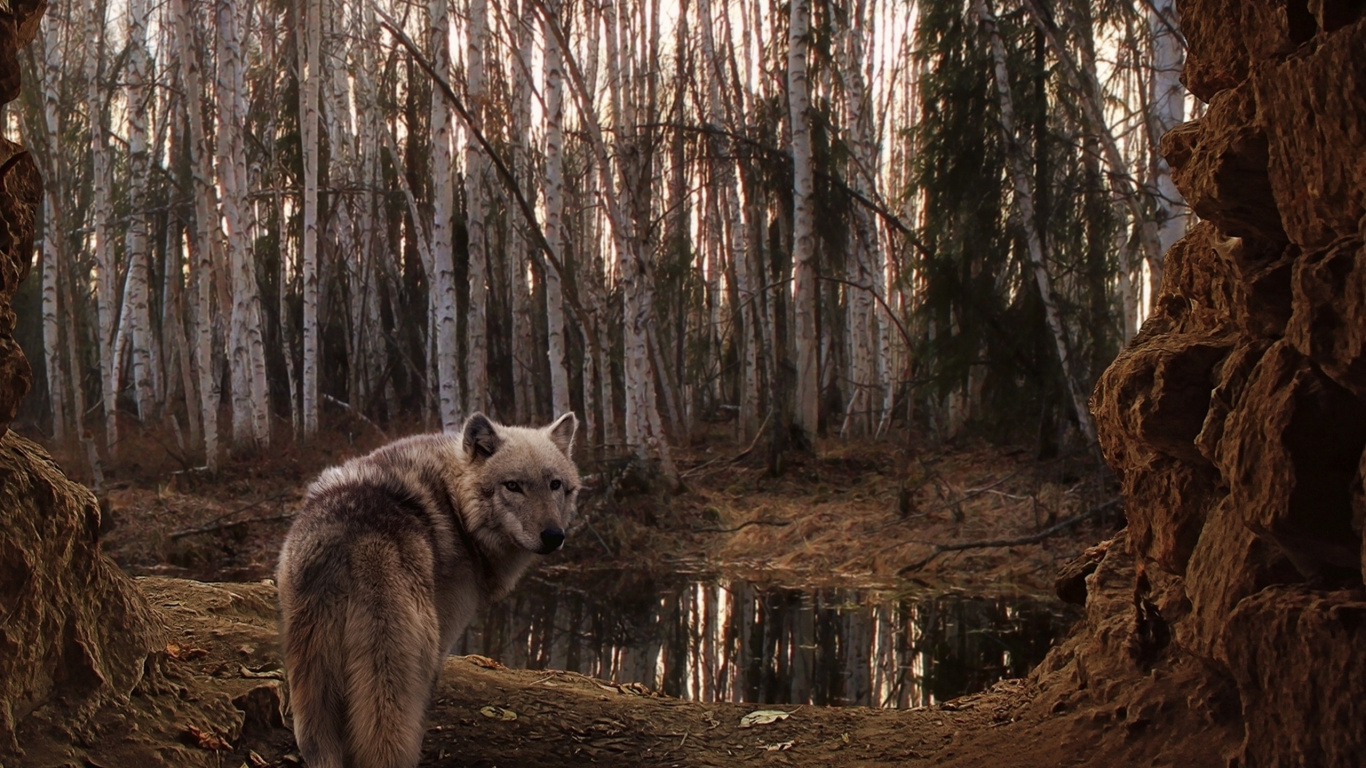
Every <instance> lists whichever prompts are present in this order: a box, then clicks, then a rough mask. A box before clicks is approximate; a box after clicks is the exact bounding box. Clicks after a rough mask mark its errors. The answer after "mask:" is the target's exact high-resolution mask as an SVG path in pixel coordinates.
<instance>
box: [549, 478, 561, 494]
mask: <svg viewBox="0 0 1366 768" xmlns="http://www.w3.org/2000/svg"><path fill="white" fill-rule="evenodd" d="M550 490H552V491H558V490H560V481H559V480H551V481H550Z"/></svg>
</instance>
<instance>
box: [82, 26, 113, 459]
mask: <svg viewBox="0 0 1366 768" xmlns="http://www.w3.org/2000/svg"><path fill="white" fill-rule="evenodd" d="M85 36H86V39H87V40H89V41H90V42H91V46H92V48H91V50H88V51H87V52H86V56H85V82H86V103H87V105H88V106H87V109H88V110H89V114H90V157H91V184H92V186H93V188H94V189H93V191H92V209H91V218H92V221H91V229H92V230H93V232H94V238H93V243H92V245H93V248H94V251H95V264H96V269H97V271H98V275H97V279H96V280H95V286H96V299H97V301H96V313H97V315H98V318H99V345H98V346H99V352H100V393H101V399H102V400H103V404H104V439H105V446H106V447H107V449H108V451H109V456H110V458H113V457H114V456H115V455H116V454H117V451H118V447H117V446H118V442H119V420H118V394H119V378H120V377H119V361H118V358H117V357H116V356H115V337H116V335H117V333H118V328H117V325H118V313H119V307H118V291H117V289H118V280H119V275H118V268H117V265H116V264H115V262H114V249H113V247H112V243H110V240H109V238H110V234H109V224H110V219H111V218H112V217H113V206H112V203H111V202H110V198H109V195H110V187H111V186H112V182H111V180H110V171H109V147H108V140H107V138H106V136H105V125H104V103H105V100H104V95H103V94H102V93H101V92H100V74H101V69H102V68H101V66H100V52H101V51H102V50H103V48H104V42H105V26H104V4H103V3H102V2H99V0H91V3H90V13H89V14H88V15H87V16H86V27H85Z"/></svg>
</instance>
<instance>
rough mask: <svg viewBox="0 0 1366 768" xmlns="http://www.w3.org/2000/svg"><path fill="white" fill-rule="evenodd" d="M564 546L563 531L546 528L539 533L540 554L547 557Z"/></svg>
mask: <svg viewBox="0 0 1366 768" xmlns="http://www.w3.org/2000/svg"><path fill="white" fill-rule="evenodd" d="M563 544H564V531H562V530H560V529H559V528H547V529H545V530H544V531H541V550H540V551H541V554H543V555H548V554H550V553H551V552H554V551H555V550H557V549H559V548H560V547H561V546H562V545H563Z"/></svg>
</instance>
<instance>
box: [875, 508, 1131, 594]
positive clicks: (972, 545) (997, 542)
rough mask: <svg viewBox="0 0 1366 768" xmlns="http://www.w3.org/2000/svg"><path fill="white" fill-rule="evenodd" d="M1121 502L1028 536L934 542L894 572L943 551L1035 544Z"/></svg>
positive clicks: (907, 569) (907, 570)
mask: <svg viewBox="0 0 1366 768" xmlns="http://www.w3.org/2000/svg"><path fill="white" fill-rule="evenodd" d="M1122 502H1123V499H1122V498H1120V497H1118V496H1116V497H1115V498H1113V499H1110V500H1109V501H1107V502H1105V503H1104V504H1101V505H1099V506H1096V507H1092V508H1091V509H1089V510H1087V511H1086V512H1082V513H1081V514H1079V515H1076V516H1074V517H1069V518H1068V519H1066V520H1064V521H1062V522H1061V523H1058V524H1057V525H1054V526H1052V527H1049V528H1045V529H1044V530H1042V531H1039V532H1038V533H1034V534H1030V535H1028V536H1020V537H1017V538H1014V539H984V540H979V541H961V542H957V543H955V544H935V545H934V551H933V552H931V553H930V554H929V555H928V556H927V557H924V558H921V559H920V560H917V561H916V562H914V563H911V564H910V565H907V566H904V567H902V568H901V570H899V571H897V572H896V575H898V576H905V575H906V574H908V573H912V572H915V571H918V570H920V569H921V568H924V567H925V566H927V565H929V564H930V563H931V562H932V561H933V560H934V559H935V558H937V557H939V556H940V555H942V554H944V553H945V552H961V551H963V550H965V549H990V548H994V547H1016V546H1021V545H1024V544H1037V543H1039V542H1040V541H1043V540H1044V539H1046V538H1048V537H1050V536H1053V535H1054V534H1057V533H1059V532H1061V531H1064V530H1066V529H1068V528H1071V527H1072V526H1074V525H1076V524H1077V523H1080V522H1082V521H1083V520H1088V519H1090V518H1092V517H1095V516H1096V515H1099V514H1100V513H1102V512H1105V511H1107V510H1109V509H1112V508H1114V507H1117V506H1119V505H1120V504H1121V503H1122Z"/></svg>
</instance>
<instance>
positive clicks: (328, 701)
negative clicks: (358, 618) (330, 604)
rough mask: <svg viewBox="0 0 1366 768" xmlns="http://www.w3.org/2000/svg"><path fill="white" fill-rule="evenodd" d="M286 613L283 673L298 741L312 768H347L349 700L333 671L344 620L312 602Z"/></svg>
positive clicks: (339, 652) (338, 660)
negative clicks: (284, 670)
mask: <svg viewBox="0 0 1366 768" xmlns="http://www.w3.org/2000/svg"><path fill="white" fill-rule="evenodd" d="M300 602H301V603H303V604H302V605H300V606H298V607H295V608H294V609H293V610H292V611H289V612H286V614H285V622H284V646H285V647H284V650H285V669H286V670H288V673H289V701H290V709H291V710H292V711H293V713H294V736H295V738H296V739H297V740H298V742H299V751H300V752H301V753H302V754H303V756H304V759H305V760H307V761H308V768H344V766H345V765H346V695H345V691H344V689H343V687H342V683H343V681H342V679H341V677H340V676H339V675H337V674H336V672H335V670H336V669H337V668H338V666H340V664H341V662H342V631H343V619H344V617H343V616H341V615H339V614H337V613H336V612H329V611H326V610H318V606H317V604H316V603H314V602H312V601H300Z"/></svg>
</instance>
